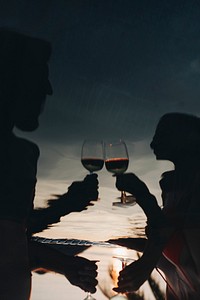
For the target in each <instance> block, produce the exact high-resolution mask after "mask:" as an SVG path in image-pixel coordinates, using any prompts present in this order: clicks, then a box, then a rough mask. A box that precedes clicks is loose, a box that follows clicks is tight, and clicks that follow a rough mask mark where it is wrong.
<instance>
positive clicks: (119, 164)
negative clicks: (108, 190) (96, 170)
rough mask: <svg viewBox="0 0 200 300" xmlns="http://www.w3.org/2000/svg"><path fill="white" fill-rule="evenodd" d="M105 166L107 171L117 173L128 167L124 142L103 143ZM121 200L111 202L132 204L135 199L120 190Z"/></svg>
mask: <svg viewBox="0 0 200 300" xmlns="http://www.w3.org/2000/svg"><path fill="white" fill-rule="evenodd" d="M105 157H106V158H105V166H106V169H107V171H108V172H110V173H112V174H115V175H119V174H122V173H124V172H125V171H126V170H127V169H128V165H129V156H128V149H127V146H126V143H125V142H124V141H121V140H120V141H117V142H114V143H110V144H106V145H105ZM120 199H121V202H113V205H115V206H125V205H126V204H129V205H130V204H131V205H133V204H134V203H135V199H134V198H133V197H132V196H126V193H125V192H124V191H121V197H120Z"/></svg>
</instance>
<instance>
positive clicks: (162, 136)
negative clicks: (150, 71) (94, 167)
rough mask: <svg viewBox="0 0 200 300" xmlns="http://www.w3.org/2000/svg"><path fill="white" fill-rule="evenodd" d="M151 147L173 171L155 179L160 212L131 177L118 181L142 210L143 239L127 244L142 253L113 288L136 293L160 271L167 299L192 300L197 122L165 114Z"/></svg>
mask: <svg viewBox="0 0 200 300" xmlns="http://www.w3.org/2000/svg"><path fill="white" fill-rule="evenodd" d="M151 148H152V149H153V151H154V154H155V156H156V159H157V160H169V161H171V162H172V163H173V164H174V170H173V171H169V172H165V173H164V174H163V175H162V178H161V181H160V186H161V189H162V199H163V209H162V210H161V208H160V207H159V206H158V204H157V201H156V199H155V197H154V196H153V195H152V194H151V193H150V192H149V190H148V188H147V186H146V185H145V184H144V183H143V182H142V181H141V180H140V179H139V178H138V177H136V176H135V175H134V174H124V175H120V176H118V177H117V182H116V185H117V187H118V189H120V190H125V191H128V192H130V193H131V194H133V195H135V196H136V198H137V203H138V204H139V205H140V206H141V207H142V209H143V210H144V212H145V214H146V216H147V221H148V226H147V237H148V239H147V240H146V241H144V242H142V241H140V243H139V244H138V241H137V240H136V241H135V242H134V239H133V240H132V246H130V245H129V246H130V247H131V248H135V249H137V250H141V251H143V255H142V257H141V258H140V259H139V260H138V261H136V262H134V263H132V264H131V265H130V266H128V267H127V268H126V269H125V270H123V271H122V272H121V273H120V276H119V288H116V290H117V291H121V292H125V291H126V292H131V291H133V290H137V289H138V288H139V287H140V286H141V285H142V284H143V283H144V281H145V280H146V279H147V278H148V277H149V275H150V274H151V272H152V270H153V269H154V268H155V267H159V268H160V269H161V270H163V271H164V273H165V276H166V281H167V291H166V297H167V299H168V300H169V299H170V300H174V299H179V300H189V299H190V300H197V299H200V232H199V229H200V119H199V118H198V117H195V116H193V115H187V114H181V113H169V114H165V115H164V116H163V117H162V118H161V119H160V121H159V123H158V125H157V128H156V132H155V135H154V137H153V140H152V142H151ZM121 242H122V241H121ZM129 242H130V243H131V241H129ZM122 243H123V242H122ZM134 243H135V245H134ZM124 244H125V242H124ZM142 248H143V249H142Z"/></svg>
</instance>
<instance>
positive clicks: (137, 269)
mask: <svg viewBox="0 0 200 300" xmlns="http://www.w3.org/2000/svg"><path fill="white" fill-rule="evenodd" d="M153 269H154V263H153V264H151V261H150V260H149V261H146V260H143V258H142V257H141V258H140V259H138V260H137V261H135V262H133V263H132V264H130V265H129V266H127V267H126V268H125V269H124V270H122V271H121V272H120V275H119V278H118V287H116V288H114V289H113V290H114V291H115V292H118V293H131V292H134V291H137V290H138V289H139V288H140V287H141V285H142V284H143V283H144V282H145V281H146V280H147V279H148V278H149V276H150V275H151V272H152V271H153Z"/></svg>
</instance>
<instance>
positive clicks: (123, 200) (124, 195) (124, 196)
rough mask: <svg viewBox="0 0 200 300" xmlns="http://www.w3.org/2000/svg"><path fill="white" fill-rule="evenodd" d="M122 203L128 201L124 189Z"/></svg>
mask: <svg viewBox="0 0 200 300" xmlns="http://www.w3.org/2000/svg"><path fill="white" fill-rule="evenodd" d="M121 203H123V204H124V203H126V193H125V192H124V191H121Z"/></svg>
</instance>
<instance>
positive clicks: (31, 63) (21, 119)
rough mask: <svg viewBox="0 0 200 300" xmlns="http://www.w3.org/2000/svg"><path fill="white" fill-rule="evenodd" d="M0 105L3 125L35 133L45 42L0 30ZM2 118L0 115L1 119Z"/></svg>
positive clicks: (45, 86) (46, 87) (47, 89)
mask: <svg viewBox="0 0 200 300" xmlns="http://www.w3.org/2000/svg"><path fill="white" fill-rule="evenodd" d="M0 45H1V47H0V105H1V110H2V113H3V114H4V122H8V123H9V126H10V127H13V126H16V127H17V128H19V129H21V130H24V131H33V130H35V129H36V128H37V127H38V125H39V123H38V117H39V115H40V113H41V111H42V109H43V106H44V103H45V99H46V95H51V94H52V87H51V84H50V82H49V79H48V61H49V58H50V55H51V45H50V43H49V42H47V41H44V40H42V39H38V38H35V37H30V36H27V35H24V34H21V33H18V32H14V31H11V30H8V29H0ZM1 118H3V116H1Z"/></svg>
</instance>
